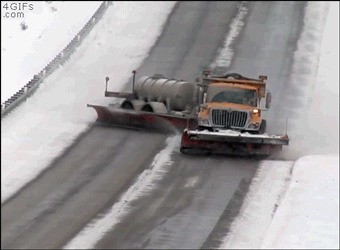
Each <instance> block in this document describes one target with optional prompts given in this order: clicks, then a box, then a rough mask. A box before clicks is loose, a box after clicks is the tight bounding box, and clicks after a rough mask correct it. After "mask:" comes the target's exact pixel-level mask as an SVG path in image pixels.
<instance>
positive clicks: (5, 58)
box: [1, 1, 102, 102]
mask: <svg viewBox="0 0 340 250" xmlns="http://www.w3.org/2000/svg"><path fill="white" fill-rule="evenodd" d="M6 3H7V7H8V8H7V9H6V8H5V4H6ZM25 3H27V5H31V6H32V10H29V9H28V8H24V7H22V6H23V5H22V6H20V7H19V5H18V3H15V2H14V1H1V7H2V8H1V61H2V63H1V102H4V101H6V100H7V99H8V98H10V97H11V96H12V95H13V94H14V93H16V92H17V91H18V90H20V89H21V88H22V87H23V86H24V85H25V84H26V83H27V82H28V81H29V80H31V79H32V78H33V76H34V74H37V73H39V72H40V71H41V70H42V69H43V68H44V67H45V66H46V65H47V64H48V63H49V62H50V61H52V60H53V58H54V57H55V56H56V55H57V54H58V53H59V52H60V51H62V50H63V49H64V48H65V47H66V45H67V44H68V43H69V42H70V41H71V40H72V39H73V37H74V36H75V35H76V34H77V33H78V32H79V31H80V30H81V29H82V28H83V26H84V25H85V24H86V22H87V21H88V20H89V19H90V18H91V16H92V15H93V14H94V13H95V11H96V10H97V9H98V7H99V6H100V4H101V3H102V1H88V2H87V1H86V2H81V3H79V2H75V1H27V2H25ZM10 6H12V9H14V8H20V9H21V10H22V12H23V13H24V17H21V18H20V17H16V18H5V14H6V12H7V13H8V14H9V13H12V14H17V13H19V10H18V9H17V10H11V9H10ZM75 13H76V15H75ZM22 23H23V24H25V25H27V28H26V29H25V30H23V29H22V28H21V24H22Z"/></svg>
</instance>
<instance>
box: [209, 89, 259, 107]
mask: <svg viewBox="0 0 340 250" xmlns="http://www.w3.org/2000/svg"><path fill="white" fill-rule="evenodd" d="M209 92H210V93H209ZM213 92H214V93H213ZM215 93H216V94H215ZM256 100H257V96H256V91H255V90H250V89H237V88H223V89H221V88H220V89H219V90H217V89H215V91H208V96H207V101H208V102H230V103H236V104H244V105H249V106H256Z"/></svg>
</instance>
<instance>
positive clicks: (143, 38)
mask: <svg viewBox="0 0 340 250" xmlns="http://www.w3.org/2000/svg"><path fill="white" fill-rule="evenodd" d="M52 4H54V5H55V7H56V8H57V11H56V13H59V14H61V15H60V16H59V20H58V18H56V13H55V12H54V14H53V19H51V22H52V20H55V25H52V24H51V23H50V24H49V26H46V27H38V23H39V22H38V23H37V22H36V23H34V22H32V26H33V27H35V28H37V30H43V31H44V32H42V33H41V34H40V35H41V39H43V38H45V36H46V39H47V40H46V41H50V40H48V39H50V37H51V36H49V35H48V34H50V32H51V33H52V32H55V30H54V31H51V30H50V29H47V27H55V28H58V29H56V30H59V31H60V30H61V29H60V26H61V27H62V26H63V25H60V26H59V24H60V23H61V22H60V19H62V18H63V15H62V13H65V15H68V14H66V13H68V12H67V11H66V10H67V9H68V10H69V7H68V8H65V12H64V11H62V10H63V7H62V5H61V3H58V4H60V5H57V3H54V2H52ZM65 4H66V3H65ZM96 4H98V3H96ZM328 4H329V5H328ZM84 6H85V5H84ZM173 6H174V2H154V3H152V2H148V3H139V2H133V3H129V2H121V3H114V5H113V8H111V10H112V11H113V9H115V11H114V15H111V17H110V18H108V17H107V19H104V20H102V21H101V22H99V23H98V24H97V27H95V28H94V30H93V32H92V34H90V35H89V38H88V39H87V40H85V41H84V44H83V45H82V46H81V47H80V48H79V49H78V51H77V53H76V54H75V55H74V56H73V57H71V59H70V60H71V62H76V61H77V60H78V58H83V57H86V58H89V59H90V58H92V59H93V58H98V61H97V62H96V67H94V64H93V60H88V62H91V63H89V64H84V65H76V66H74V67H73V66H70V65H68V66H67V65H66V66H65V67H66V69H65V70H66V71H69V72H71V71H74V70H78V71H79V77H78V78H75V79H71V78H68V79H67V78H65V77H63V80H62V81H61V79H62V78H61V76H59V75H58V73H59V72H58V71H57V72H55V73H54V74H53V75H51V77H50V78H49V79H47V80H46V81H45V82H44V83H43V84H42V86H41V87H40V88H39V90H38V91H37V92H36V93H35V94H34V96H33V97H31V99H30V100H29V101H28V102H27V103H24V104H22V105H21V106H19V107H18V108H17V109H16V110H14V111H13V112H12V113H11V114H10V115H9V116H8V117H6V118H5V119H2V121H1V123H2V126H1V127H2V128H1V139H2V144H1V154H2V161H1V178H2V179H1V181H2V182H1V189H2V190H1V201H2V203H3V202H4V201H6V200H7V199H8V198H10V197H11V196H12V195H14V194H15V193H16V192H17V191H18V190H19V189H20V188H21V187H23V186H24V185H25V184H26V183H28V182H29V181H31V180H32V179H33V178H35V177H36V176H38V174H39V173H41V172H42V171H43V170H44V169H45V167H46V166H48V165H49V163H50V162H51V161H52V160H53V159H54V157H56V156H57V155H59V154H60V152H62V150H63V149H64V148H65V147H67V146H68V145H70V144H71V143H72V141H73V140H74V138H76V137H77V135H78V134H79V133H81V132H82V131H84V130H85V129H86V128H87V126H88V125H89V123H90V122H91V121H93V120H94V119H95V116H94V113H91V112H87V111H88V110H85V112H80V111H79V110H82V108H83V107H84V106H85V105H86V103H88V102H91V101H92V102H96V103H103V104H106V103H105V100H103V98H102V96H103V87H104V81H103V80H104V74H105V72H106V71H107V68H105V65H102V67H97V66H98V63H100V62H99V58H106V57H107V58H108V57H111V58H114V60H113V62H112V65H111V66H110V67H112V68H110V71H111V72H112V76H114V79H115V87H117V88H121V87H123V86H122V84H123V83H125V82H126V80H127V79H128V78H129V76H130V71H131V70H132V69H134V68H136V67H137V66H138V65H139V64H140V63H141V62H142V60H143V59H144V58H145V57H146V56H147V52H148V51H149V49H150V47H151V46H152V45H153V43H154V42H155V41H156V39H157V36H158V35H159V33H160V31H161V28H162V25H163V23H164V22H165V20H166V17H167V15H168V14H169V13H170V12H171V10H172V8H173ZM95 7H96V5H95V4H93V5H89V6H88V7H86V8H85V7H84V10H85V11H84V15H79V24H81V22H84V20H85V19H86V18H85V19H84V16H86V15H91V14H90V13H91V11H90V10H95V9H96V8H95ZM328 10H329V11H328ZM86 13H87V14H86ZM306 13H307V14H306V17H305V20H304V32H302V34H301V37H300V40H299V44H298V48H297V49H298V50H297V51H296V53H295V63H296V64H300V65H301V62H303V63H305V64H304V65H305V66H306V67H308V68H310V69H311V70H310V71H308V70H307V71H303V74H301V73H300V74H296V73H297V72H295V74H292V76H291V77H292V78H291V79H292V83H293V85H298V86H299V88H298V89H287V90H286V91H287V92H286V93H290V92H289V91H296V90H297V91H299V93H300V94H299V96H298V97H301V98H300V106H299V107H298V109H297V112H298V113H299V114H301V115H299V116H292V119H291V120H290V122H289V124H291V125H290V127H289V135H290V138H291V145H290V146H289V148H287V150H286V151H285V152H284V154H285V156H286V157H287V158H288V159H297V157H300V156H303V155H308V156H306V157H302V158H300V159H298V160H297V161H296V162H295V163H294V162H293V161H285V162H283V161H278V162H275V161H264V162H262V164H261V165H260V167H259V169H258V171H257V174H256V176H255V178H254V179H253V182H252V185H251V187H250V191H249V194H248V196H247V197H246V200H245V202H244V206H243V207H242V209H241V212H240V216H239V217H238V218H237V219H236V220H235V222H234V224H233V227H232V228H231V231H230V233H229V234H228V235H226V237H225V239H224V240H223V242H222V245H221V247H222V248H223V247H227V248H242V247H246V248H249V247H250V248H252V247H253V248H260V247H262V248H300V247H301V248H339V236H338V235H339V209H338V208H339V170H338V165H339V156H338V150H339V145H338V141H339V133H338V127H339V94H338V93H339V85H338V83H339V76H338V68H339V49H338V47H339V3H338V2H335V3H327V2H326V3H321V2H316V3H309V5H308V8H307V9H306ZM32 16H34V17H35V18H36V19H37V20H41V18H42V17H38V15H37V14H35V15H32ZM44 18H45V17H44ZM46 18H47V17H46ZM240 18H241V19H242V16H241V17H240ZM127 19H129V22H128V23H127V22H126V20H127ZM141 20H143V22H142V23H143V25H142V26H141V28H139V29H137V28H136V26H137V25H138V24H139V23H141ZM64 21H66V22H68V21H67V20H64ZM86 21H87V20H85V22H86ZM8 22H9V21H8V20H7V23H6V22H2V23H1V25H2V26H3V25H4V26H5V27H12V26H11V25H14V22H13V23H11V24H10V25H9V23H8ZM240 22H242V20H240ZM47 23H48V22H47ZM58 23H59V24H58ZM112 23H114V24H115V25H116V26H112ZM27 24H28V25H29V26H28V30H30V27H31V25H30V23H29V20H27ZM7 25H8V26H7ZM15 25H18V22H16V24H15ZM241 26H242V25H241ZM3 30H4V29H2V32H3ZM9 30H10V31H14V30H15V29H14V28H13V27H12V28H10V29H9ZM103 30H108V31H109V33H110V34H111V35H106V36H101V35H100V34H101V33H102V31H103ZM20 32H22V31H20ZM76 32H77V31H76ZM109 33H108V34H109ZM131 34H133V35H131ZM15 35H16V34H15V33H13V34H11V35H10V36H12V39H13V37H14V36H15ZM3 37H4V36H3ZM5 37H6V36H5ZM19 37H22V33H21V34H20V33H19ZM28 37H31V38H34V36H33V35H31V36H28ZM61 37H62V36H60V38H61ZM98 37H99V39H98ZM311 37H313V38H316V39H310V38H311ZM26 39H28V38H27V37H26ZM65 39H66V40H67V36H65ZM65 39H61V41H60V42H67V41H66V40H65ZM6 41H7V40H3V41H2V51H6V53H7V54H6V56H8V55H9V53H10V52H11V51H12V52H11V53H13V49H11V50H10V49H9V48H14V47H15V46H14V45H13V44H11V46H9V44H8V43H7V42H6ZM34 41H35V39H32V40H31V41H29V43H27V44H31V46H30V47H25V48H26V49H27V51H30V52H27V51H26V52H25V51H21V50H20V51H19V52H20V53H19V52H18V53H17V54H16V55H15V57H13V60H10V59H8V58H9V57H7V59H5V60H6V61H8V67H11V68H12V71H10V70H9V71H8V74H7V75H6V74H5V76H4V79H10V77H11V76H13V74H14V75H16V76H18V77H19V75H18V74H15V72H17V71H18V68H19V69H21V68H22V67H23V64H22V63H23V62H25V61H27V57H23V55H27V54H30V53H37V50H35V51H34V48H38V46H39V42H34ZM38 41H39V40H38ZM113 41H114V42H113ZM309 41H312V42H309ZM5 42H6V43H5ZM93 42H95V43H96V48H97V49H96V50H95V51H88V50H87V48H88V46H89V44H91V43H93ZM46 43H47V42H46ZM58 44H59V43H58ZM109 44H110V45H109ZM137 44H138V46H136V45H137ZM225 45H226V48H225V51H227V52H225V53H223V51H222V52H221V53H220V54H221V55H223V54H226V55H228V54H230V47H229V43H228V42H227V41H226V42H225ZM107 46H109V47H107ZM52 47H53V46H48V47H46V48H51V51H50V52H51V53H52V54H53V53H55V52H53V51H55V48H53V49H52ZM38 51H39V48H38ZM44 51H45V50H44ZM108 51H109V52H108ZM14 54H15V53H14ZM40 54H41V53H40ZM40 54H39V55H40ZM43 54H45V55H47V52H46V53H43ZM3 56H5V55H3V53H2V60H4V58H3ZM20 56H21V57H20ZM15 58H16V59H15ZM25 58H26V59H25ZM83 61H84V62H85V61H86V60H83ZM71 64H72V63H71ZM35 66H37V67H40V66H39V65H38V64H37V65H35ZM293 67H294V66H293ZM31 68H34V67H33V66H32V67H31ZM84 68H87V69H89V70H87V71H84V70H83V69H84ZM305 69H306V68H303V70H305ZM39 70H40V69H39ZM297 70H301V68H297ZM2 72H5V73H7V70H6V71H4V70H3V69H2ZM10 72H12V73H10ZM316 72H317V73H316ZM9 73H10V74H9ZM26 73H27V72H26ZM29 74H30V73H29ZM29 74H26V75H29ZM2 75H4V74H2ZM83 76H86V78H87V79H88V82H86V83H83V82H82V79H83ZM97 76H103V77H97ZM2 77H3V76H2ZM6 77H8V78H6ZM22 77H23V76H22ZM22 77H21V78H22ZM21 78H20V79H21ZM295 79H298V80H295ZM13 81H15V82H20V81H21V80H20V81H19V80H18V79H16V80H15V79H11V80H8V81H7V80H6V81H4V80H3V79H2V86H1V88H2V90H5V91H2V93H4V98H5V97H6V94H5V93H7V94H8V93H9V95H11V94H12V92H13V89H14V88H15V91H16V90H17V88H16V87H14V85H12V84H10V85H7V83H8V82H13ZM91 82H93V83H100V82H103V84H102V85H100V86H98V85H97V84H91ZM301 82H302V84H301ZM307 82H308V84H307ZM4 84H6V85H4ZM84 84H86V85H87V88H82V86H83V85H84ZM19 85H20V83H19ZM20 87H21V86H20ZM65 89H66V90H67V91H66V92H65ZM301 92H302V93H305V94H301ZM75 93H77V95H75ZM60 96H62V98H60ZM1 98H2V99H3V96H2V97H1ZM70 105H72V107H73V108H70ZM306 110H307V112H306ZM290 111H291V110H287V111H286V112H290ZM47 117H48V119H46V118H47ZM174 140H175V139H174ZM316 145H317V146H316ZM166 152H168V151H166ZM168 153H169V152H168ZM168 153H167V154H168ZM169 154H170V153H169ZM311 154H322V155H321V156H319V155H311ZM328 154H331V155H328ZM196 182H197V180H196V181H195V180H192V183H193V186H194V185H196V184H195V183H196ZM136 183H137V184H138V182H136ZM131 187H134V186H131ZM268 189H270V190H271V192H270V193H268ZM139 192H143V190H139ZM117 204H118V203H117ZM314 204H319V205H318V206H315V205H314ZM118 205H119V204H118ZM120 207H122V206H120ZM123 207H124V206H123ZM255 211H256V212H255ZM273 211H275V213H273ZM292 211H294V212H292ZM325 211H326V212H325ZM99 225H100V224H99ZM106 226H108V225H107V224H105V225H103V228H95V229H96V230H97V231H96V232H97V233H98V234H99V236H98V237H99V238H97V239H94V240H93V242H96V241H97V240H99V239H100V237H101V236H100V235H102V234H101V232H102V231H105V230H107V229H105V227H106ZM111 226H112V225H110V227H111ZM2 230H3V229H2ZM245 230H248V232H249V233H247V234H244V231H245ZM84 235H86V234H85V233H84ZM78 240H79V239H78ZM74 242H77V240H76V241H74ZM82 242H83V241H82ZM71 246H80V245H77V244H75V245H72V244H71ZM89 246H92V243H88V245H87V247H89Z"/></svg>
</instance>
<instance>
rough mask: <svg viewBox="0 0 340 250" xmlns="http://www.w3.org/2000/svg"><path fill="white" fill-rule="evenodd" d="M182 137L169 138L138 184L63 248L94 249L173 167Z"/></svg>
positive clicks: (138, 179) (139, 178)
mask: <svg viewBox="0 0 340 250" xmlns="http://www.w3.org/2000/svg"><path fill="white" fill-rule="evenodd" d="M179 139H180V136H178V135H175V136H172V137H169V138H168V139H167V141H166V143H167V146H166V147H165V148H164V149H163V150H162V151H160V152H159V153H158V154H157V155H156V156H155V158H154V160H153V162H152V164H151V166H150V168H149V169H146V170H144V171H143V172H142V173H141V174H140V175H139V176H138V178H137V180H136V182H135V183H134V184H133V185H131V186H130V187H129V189H128V190H127V191H126V192H125V193H124V194H123V195H122V196H121V198H120V200H119V201H118V202H116V203H115V204H114V205H113V206H112V207H111V209H110V210H109V211H108V213H106V214H105V215H98V216H97V218H95V219H93V220H92V222H90V223H89V224H88V225H87V226H86V227H85V228H84V229H83V230H82V231H80V233H78V235H77V236H75V237H74V238H73V239H72V240H71V241H69V242H68V243H67V244H66V245H65V246H64V247H63V248H64V249H75V248H87V249H89V248H93V247H94V246H95V244H96V243H97V242H98V241H99V240H100V239H101V238H102V237H103V236H104V235H105V233H106V232H107V231H109V230H110V229H111V228H112V227H114V226H115V225H116V224H117V223H118V222H119V221H121V219H122V218H123V217H124V216H125V215H127V214H128V213H129V211H130V208H131V206H130V203H131V202H132V201H134V200H136V199H138V198H140V197H142V196H144V195H147V194H148V192H150V191H151V190H153V188H154V186H155V184H156V182H157V181H158V180H160V179H161V178H162V177H163V176H164V175H165V174H166V173H167V172H168V169H169V166H171V163H172V162H171V154H172V152H173V150H174V149H175V147H176V146H177V145H178V143H179Z"/></svg>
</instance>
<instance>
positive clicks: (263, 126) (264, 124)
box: [259, 119, 267, 134]
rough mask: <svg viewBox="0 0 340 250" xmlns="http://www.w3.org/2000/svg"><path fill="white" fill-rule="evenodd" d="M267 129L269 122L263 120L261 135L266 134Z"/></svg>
mask: <svg viewBox="0 0 340 250" xmlns="http://www.w3.org/2000/svg"><path fill="white" fill-rule="evenodd" d="M266 128H267V121H266V120H264V119H263V120H262V123H261V126H260V129H259V134H264V133H265V132H266Z"/></svg>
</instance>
